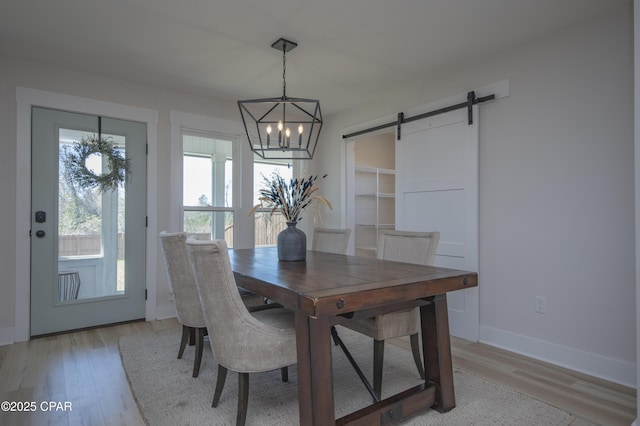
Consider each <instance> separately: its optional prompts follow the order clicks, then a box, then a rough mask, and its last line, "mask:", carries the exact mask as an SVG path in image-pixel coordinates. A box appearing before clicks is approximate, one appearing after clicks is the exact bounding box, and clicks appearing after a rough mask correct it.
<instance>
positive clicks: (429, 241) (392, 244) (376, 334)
mask: <svg viewBox="0 0 640 426" xmlns="http://www.w3.org/2000/svg"><path fill="white" fill-rule="evenodd" d="M439 241H440V233H439V232H403V231H392V230H382V231H381V232H380V236H379V239H378V247H377V251H376V257H377V258H378V259H384V260H393V261H396V262H404V263H416V264H421V265H433V264H434V260H435V255H436V250H437V248H438V242H439ZM342 325H344V326H345V327H347V328H350V329H352V330H355V331H357V332H360V333H362V334H365V335H367V336H369V337H371V338H373V339H374V341H373V343H374V345H373V389H374V391H375V393H376V394H377V396H378V398H380V397H381V394H382V365H383V360H384V341H385V340H386V339H392V338H396V337H401V336H410V341H411V350H412V352H413V359H414V361H415V363H416V367H417V368H418V372H419V373H420V377H422V378H424V368H423V366H422V361H421V356H420V343H419V338H418V337H419V332H420V309H419V308H413V309H409V310H405V311H400V312H392V313H389V314H383V315H378V316H376V317H373V318H367V319H363V320H357V321H349V322H346V323H344V324H342Z"/></svg>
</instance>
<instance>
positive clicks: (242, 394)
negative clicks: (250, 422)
mask: <svg viewBox="0 0 640 426" xmlns="http://www.w3.org/2000/svg"><path fill="white" fill-rule="evenodd" d="M248 405H249V373H238V415H237V417H236V426H244V423H245V421H246V420H247V406H248Z"/></svg>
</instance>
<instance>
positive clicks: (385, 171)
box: [355, 167, 396, 175]
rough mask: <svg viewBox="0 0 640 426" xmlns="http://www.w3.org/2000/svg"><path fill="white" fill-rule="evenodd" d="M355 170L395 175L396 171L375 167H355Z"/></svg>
mask: <svg viewBox="0 0 640 426" xmlns="http://www.w3.org/2000/svg"><path fill="white" fill-rule="evenodd" d="M355 171H356V172H358V173H373V174H375V173H379V174H381V175H395V174H396V171H395V170H392V169H378V168H375V167H356V168H355Z"/></svg>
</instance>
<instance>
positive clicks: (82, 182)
mask: <svg viewBox="0 0 640 426" xmlns="http://www.w3.org/2000/svg"><path fill="white" fill-rule="evenodd" d="M109 139H110V138H102V137H96V136H91V137H83V138H82V140H81V141H80V142H74V143H73V146H72V147H70V148H69V149H68V150H67V151H66V153H65V154H66V155H65V159H64V161H65V165H66V167H67V170H68V171H69V180H70V181H71V183H74V184H77V185H78V186H79V187H80V188H82V189H94V188H97V189H98V192H100V193H103V192H106V191H114V190H116V189H117V188H118V186H119V185H121V184H123V183H124V182H125V181H126V180H127V174H128V173H129V169H130V162H129V159H128V158H126V157H125V156H124V155H123V154H122V151H121V150H119V149H118V148H116V146H115V144H114V143H112V142H111V141H110V140H109ZM93 154H100V155H102V156H103V157H104V158H106V159H107V167H106V169H107V171H106V172H105V173H102V174H97V173H95V172H93V171H92V170H90V169H89V168H88V167H87V164H86V161H87V158H89V157H90V156H91V155H93Z"/></svg>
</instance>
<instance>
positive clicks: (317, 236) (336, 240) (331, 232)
mask: <svg viewBox="0 0 640 426" xmlns="http://www.w3.org/2000/svg"><path fill="white" fill-rule="evenodd" d="M350 235H351V229H349V228H347V229H337V228H315V229H314V230H313V243H312V244H311V250H313V251H323V252H327V253H336V254H346V253H347V246H348V245H349V236H350Z"/></svg>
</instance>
